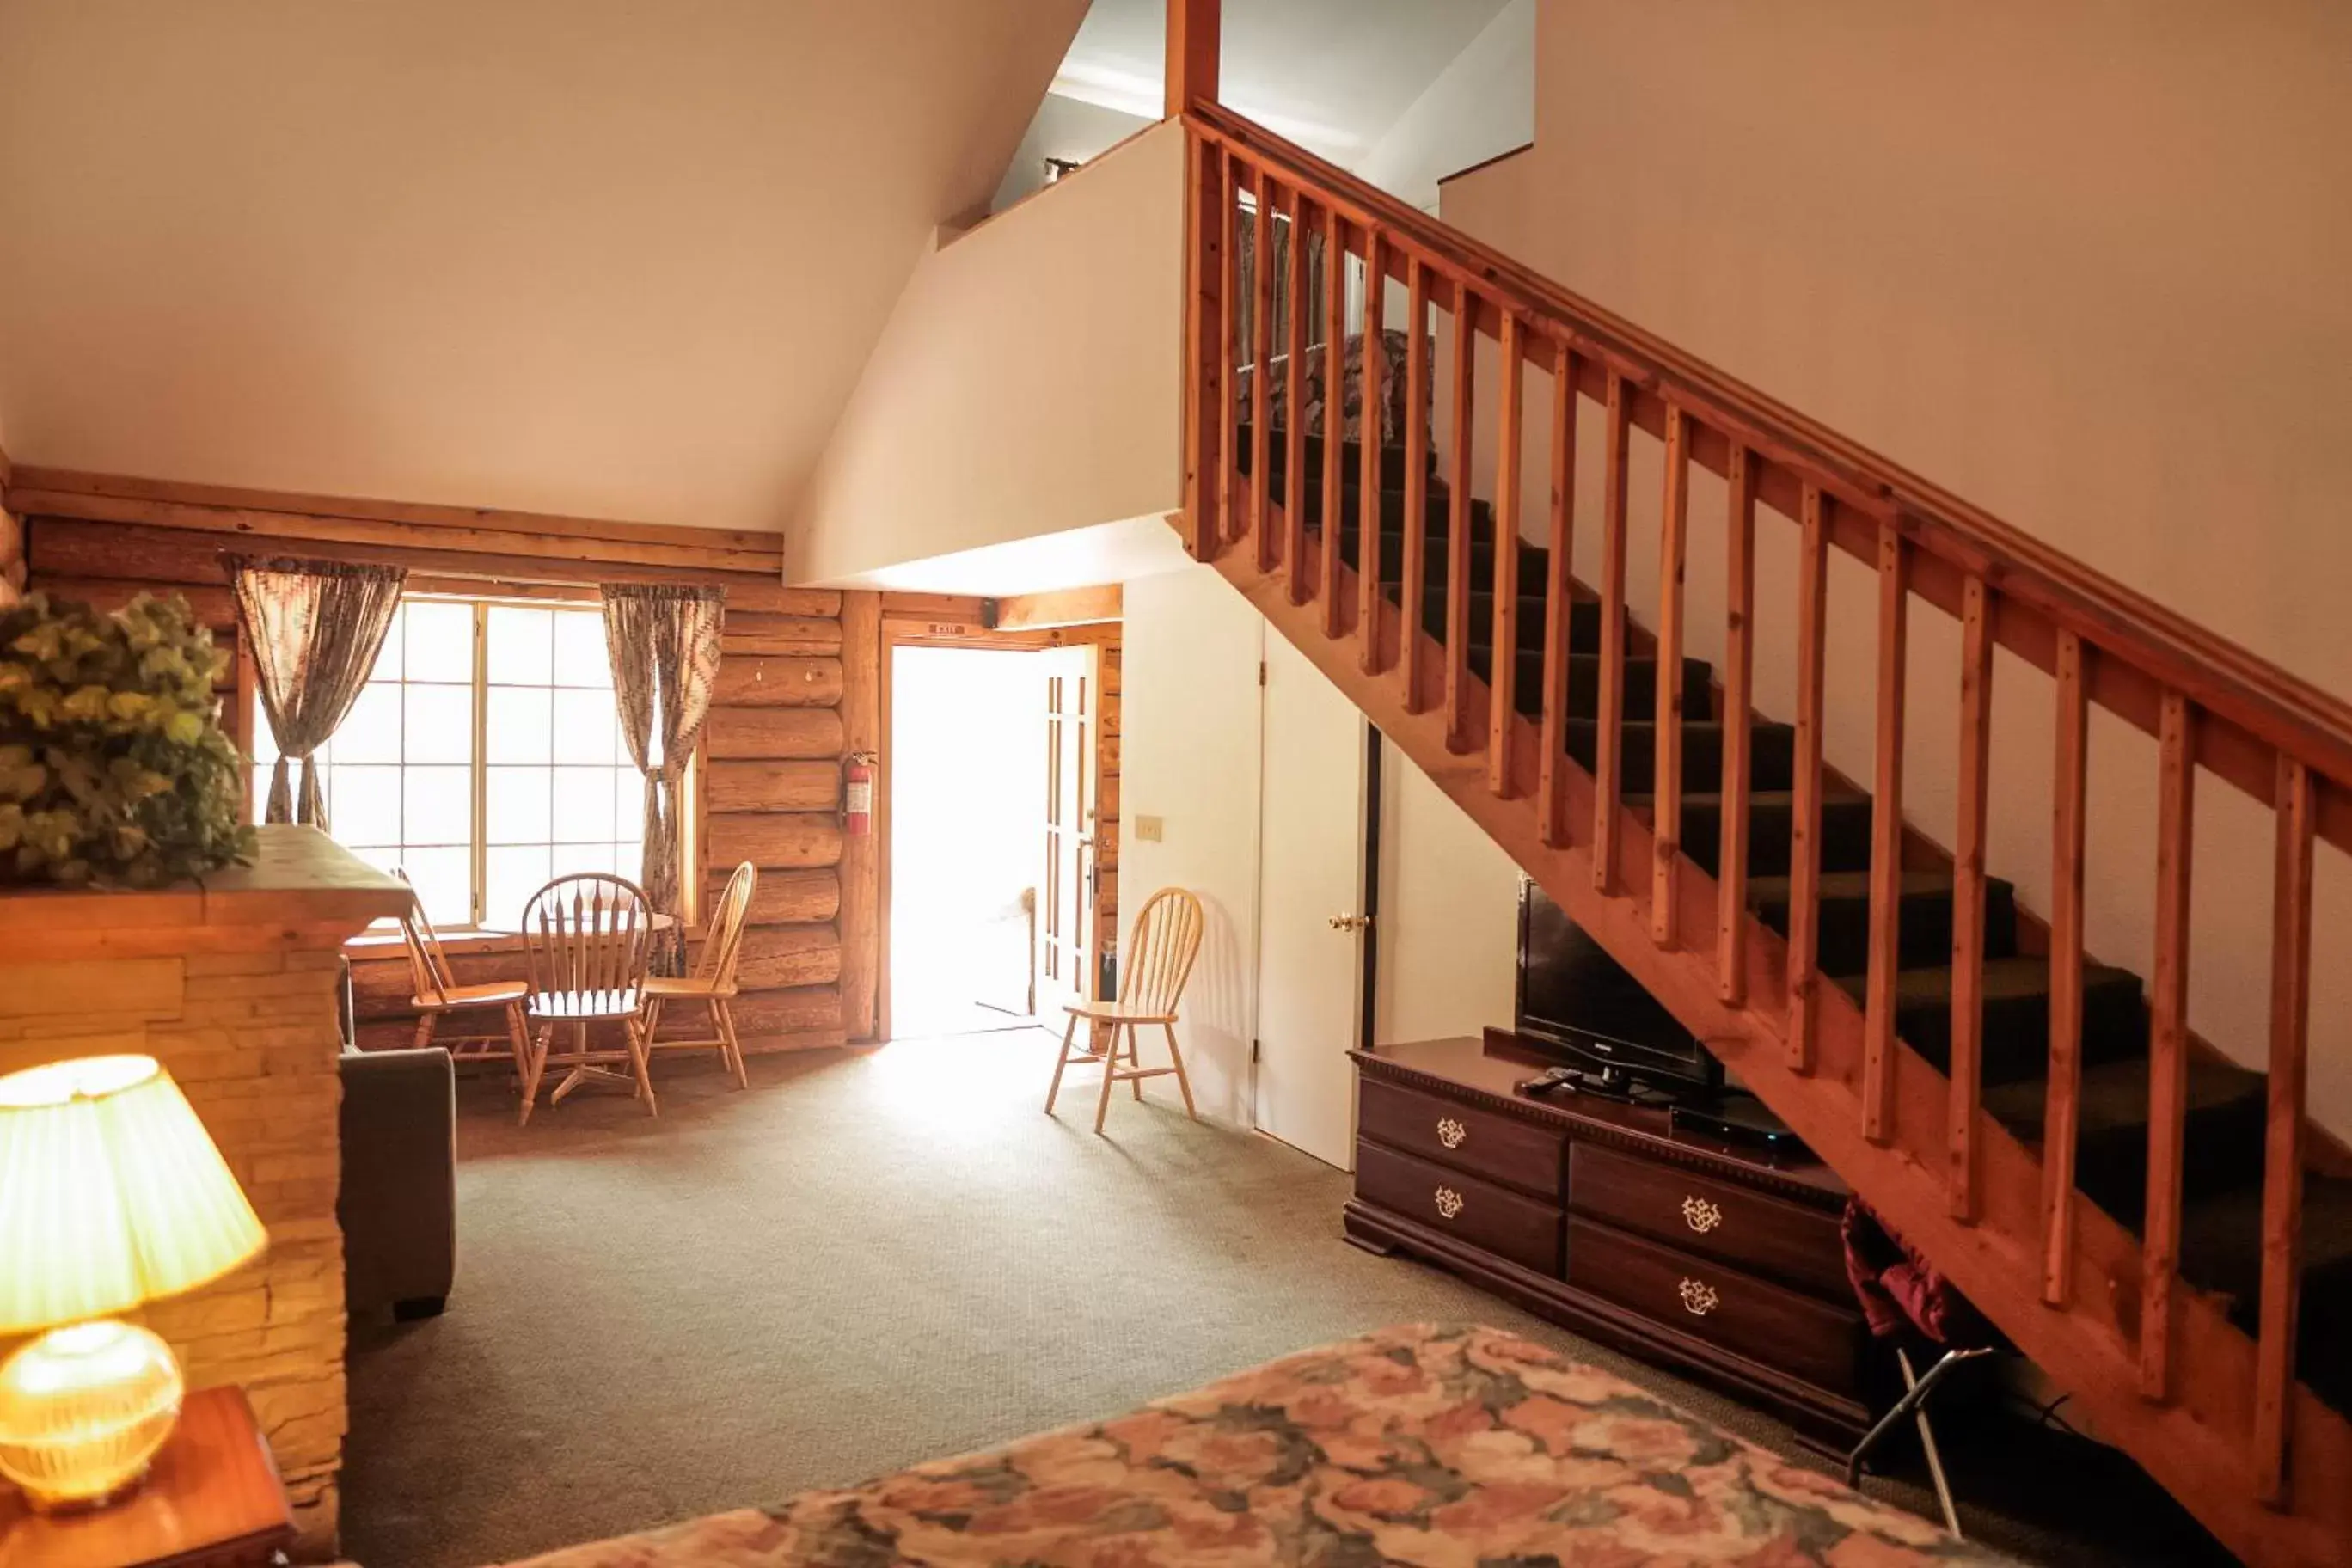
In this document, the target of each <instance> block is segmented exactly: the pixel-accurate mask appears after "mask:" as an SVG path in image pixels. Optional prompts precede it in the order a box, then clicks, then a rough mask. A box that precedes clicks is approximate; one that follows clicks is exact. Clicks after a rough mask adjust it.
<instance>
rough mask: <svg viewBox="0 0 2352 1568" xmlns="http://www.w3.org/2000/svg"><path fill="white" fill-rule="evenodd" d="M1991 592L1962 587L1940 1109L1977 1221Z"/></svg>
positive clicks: (1958, 1197) (1960, 1183) (1963, 1210)
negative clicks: (1946, 1086) (1948, 1041)
mask: <svg viewBox="0 0 2352 1568" xmlns="http://www.w3.org/2000/svg"><path fill="white" fill-rule="evenodd" d="M1992 616H1993V605H1992V590H1991V588H1990V587H1989V586H1988V585H1987V584H1986V583H1985V580H1984V579H1983V578H1981V577H1975V576H1971V577H1969V579H1968V580H1967V581H1966V582H1965V583H1963V584H1961V586H1960V768H1959V779H1958V784H1959V814H1958V823H1959V831H1958V840H1959V842H1958V845H1957V846H1956V847H1955V848H1954V851H1953V855H1952V1062H1951V1067H1952V1088H1951V1098H1950V1100H1948V1102H1947V1105H1946V1110H1945V1121H1946V1130H1947V1132H1948V1142H1949V1146H1950V1158H1951V1170H1950V1173H1949V1174H1950V1184H1951V1192H1950V1204H1951V1211H1952V1217H1953V1218H1954V1219H1957V1220H1959V1221H1960V1222H1961V1223H1963V1224H1966V1225H1973V1224H1975V1223H1976V1220H1977V1215H1978V1212H1979V1205H1980V1204H1981V1202H1982V1195H1983V1194H1982V1193H1981V1191H1980V1181H1979V1167H1978V1163H1977V1112H1978V1110H1979V1108H1980V1107H1981V1106H1982V1104H1983V1102H1984V960H1985V940H1984V939H1985V803H1986V800H1987V795H1986V789H1987V786H1988V784H1989V783H1990V764H1991V760H1992V650H1993V626H1992Z"/></svg>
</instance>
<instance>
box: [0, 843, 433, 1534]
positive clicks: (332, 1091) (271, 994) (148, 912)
mask: <svg viewBox="0 0 2352 1568" xmlns="http://www.w3.org/2000/svg"><path fill="white" fill-rule="evenodd" d="M406 905H407V893H406V891H405V889H403V888H402V887H401V885H400V884H399V883H398V882H397V881H395V880H394V879H392V878H390V877H387V876H384V875H383V874H382V873H381V872H378V871H376V870H374V869H373V868H369V867H367V866H365V865H362V863H361V862H360V861H359V860H357V859H355V858H353V857H352V855H351V854H349V853H348V852H347V851H345V850H343V849H342V848H341V847H338V846H337V845H335V844H334V843H333V842H332V841H331V840H330V839H329V838H328V837H326V836H325V835H324V834H322V833H320V832H318V831H317V830H316V829H313V828H309V827H265V828H263V829H261V837H260V848H259V853H258V855H257V858H256V860H255V863H254V864H253V865H252V866H250V867H244V868H232V869H230V870H227V871H224V872H221V873H218V874H216V875H215V876H213V877H209V878H207V879H205V883H204V885H203V886H202V887H194V886H190V887H187V888H182V889H168V890H165V891H160V892H63V891H50V890H35V889H11V890H0V1072H10V1071H14V1070H16V1068H24V1067H32V1066H35V1065H37V1064H39V1063H41V1062H46V1061H54V1060H57V1059H58V1058H64V1057H75V1056H97V1055H102V1054H105V1053H108V1052H115V1051H138V1052H143V1053H145V1054H147V1055H150V1056H152V1057H154V1058H157V1059H158V1060H159V1061H161V1062H162V1063H163V1066H164V1067H165V1068H168V1069H169V1070H170V1072H171V1074H172V1076H173V1078H174V1079H178V1080H179V1083H180V1086H181V1088H182V1089H184V1091H185V1092H186V1094H187V1097H188V1100H189V1103H190V1104H192V1105H193V1106H194V1108H195V1110H196V1114H197V1115H198V1116H199V1117H200V1118H202V1120H203V1121H204V1123H205V1128H206V1129H207V1130H208V1131H210V1132H211V1134H212V1136H213V1140H214V1142H216V1143H218V1144H219V1145H220V1150H221V1152H222V1153H223V1154H224V1155H226V1157H227V1160H228V1163H229V1168H230V1169H231V1170H232V1171H234V1172H235V1173H236V1178H237V1180H238V1182H239V1183H240V1184H243V1186H244V1188H245V1191H246V1194H247V1196H248V1197H249V1198H250V1199H251V1200H252V1201H253V1206H254V1208H255V1210H256V1211H257V1213H258V1214H259V1215H260V1216H261V1222H262V1224H263V1225H264V1226H267V1227H268V1232H269V1248H268V1251H267V1252H266V1253H265V1254H263V1256H262V1257H261V1258H258V1259H257V1260H256V1261H255V1262H253V1263H251V1264H248V1265H247V1266H246V1267H245V1268H240V1269H238V1270H237V1271H236V1273H234V1274H231V1275H229V1276H228V1277H227V1278H226V1279H221V1280H219V1281H216V1282H215V1283H214V1284H212V1285H209V1286H207V1287H205V1289H202V1290H198V1291H195V1292H194V1293H193V1294H190V1295H187V1296H184V1297H180V1298H178V1299H176V1300H169V1301H163V1302H160V1303H158V1304H157V1305H155V1306H153V1307H152V1308H150V1309H149V1310H147V1312H146V1313H145V1314H144V1318H145V1321H146V1323H147V1325H148V1327H150V1328H152V1329H153V1330H154V1331H156V1332H158V1333H160V1334H162V1335H163V1337H164V1338H165V1339H166V1340H168V1341H170V1342H171V1343H172V1346H173V1349H174V1350H175V1351H176V1352H178V1354H179V1356H180V1358H181V1363H182V1365H183V1366H184V1368H185V1370H186V1373H187V1378H188V1385H189V1387H190V1388H192V1389H193V1388H203V1387H207V1386H211V1385H214V1384H237V1385H239V1386H241V1387H242V1388H244V1389H245V1391H246V1393H247V1395H249V1396H250V1398H251V1399H252V1401H253V1407H254V1410H255V1413H256V1414H257V1415H258V1416H259V1418H260V1422H261V1426H262V1429H263V1430H264V1432H266V1433H267V1434H268V1438H269V1444H270V1447H271V1448H272V1450H273V1451H274V1452H275V1453H276V1455H277V1458H278V1468H279V1470H280V1472H281V1473H282V1474H283V1476H284V1478H285V1482H286V1489H287V1494H288V1496H289V1499H290V1500H292V1502H293V1505H294V1510H295V1517H296V1519H297V1520H298V1521H299V1524H300V1526H301V1530H302V1542H301V1545H302V1550H303V1555H305V1556H306V1557H323V1556H326V1555H328V1554H330V1553H331V1551H332V1548H333V1545H334V1538H335V1524H336V1504H337V1474H338V1471H339V1470H340V1468H341V1462H342V1447H343V1431H344V1412H345V1399H344V1387H343V1247H342V1233H341V1230H340V1229H339V1228H338V1227H337V1226H336V1223H335V1195H336V1189H337V1185H338V1181H339V1175H340V1169H341V1155H340V1147H339V1144H340V1140H339V1135H338V1131H337V1121H336V1117H337V1108H338V1105H339V1103H340V1100H341V1082H340V1079H339V1076H338V1069H337V1065H336V1058H337V1056H338V1055H339V1053H340V1051H341V1029H340V1024H339V1017H338V1012H337V996H338V993H339V973H340V960H341V946H342V943H343V942H344V940H345V939H346V938H348V937H351V936H352V935H354V934H356V933H357V932H358V931H361V930H362V929H363V928H364V927H365V926H367V925H368V923H369V922H370V921H374V920H377V919H379V918H383V917H386V916H392V915H396V914H398V913H399V912H401V910H404V908H406ZM10 1348H13V1342H9V1343H7V1344H0V1352H5V1350H6V1349H10Z"/></svg>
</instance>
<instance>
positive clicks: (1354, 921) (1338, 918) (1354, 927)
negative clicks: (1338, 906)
mask: <svg viewBox="0 0 2352 1568" xmlns="http://www.w3.org/2000/svg"><path fill="white" fill-rule="evenodd" d="M1371 923H1372V917H1371V916H1370V915H1333V916H1332V917H1331V921H1330V924H1331V929H1332V930H1333V931H1365V930H1369V929H1370V926H1371Z"/></svg>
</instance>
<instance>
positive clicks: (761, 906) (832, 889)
mask: <svg viewBox="0 0 2352 1568" xmlns="http://www.w3.org/2000/svg"><path fill="white" fill-rule="evenodd" d="M734 868H735V862H734V861H732V860H730V861H728V862H726V863H725V864H724V865H721V864H719V861H718V860H717V859H716V858H713V859H712V861H711V863H710V868H709V879H708V881H707V884H706V885H707V887H708V889H709V891H708V894H707V896H706V897H705V899H704V900H703V906H702V907H703V908H704V909H706V910H707V909H709V908H710V907H711V906H712V905H713V904H714V903H716V902H717V901H718V899H719V893H720V891H721V890H722V889H725V888H726V886H727V878H728V875H729V874H730V872H732V871H733V870H734ZM840 912H841V878H840V876H839V875H838V874H837V873H836V872H835V870H834V869H833V868H831V867H829V866H828V867H821V868H809V869H805V870H798V871H790V870H773V869H771V870H765V871H761V873H760V885H759V886H758V887H757V888H755V889H752V891H751V910H749V911H748V912H747V913H746V914H745V915H744V917H743V918H744V919H745V920H746V921H749V922H750V923H751V925H753V926H755V927H756V926H766V925H802V924H806V923H808V922H810V921H829V920H832V919H833V918H834V917H835V916H836V915H838V914H839V913H840Z"/></svg>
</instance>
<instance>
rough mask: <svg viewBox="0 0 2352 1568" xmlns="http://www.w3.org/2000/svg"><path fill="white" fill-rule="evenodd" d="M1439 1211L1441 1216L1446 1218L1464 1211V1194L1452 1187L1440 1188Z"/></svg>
mask: <svg viewBox="0 0 2352 1568" xmlns="http://www.w3.org/2000/svg"><path fill="white" fill-rule="evenodd" d="M1437 1212H1438V1215H1440V1216H1441V1217H1443V1218H1445V1219H1452V1218H1453V1217H1454V1215H1458V1214H1460V1213H1461V1212H1462V1194H1460V1193H1457V1192H1455V1191H1454V1189H1453V1188H1452V1187H1440V1188H1438V1189H1437Z"/></svg>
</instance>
